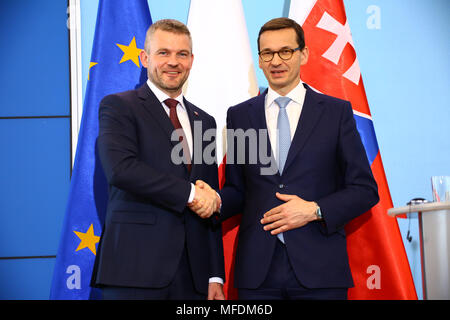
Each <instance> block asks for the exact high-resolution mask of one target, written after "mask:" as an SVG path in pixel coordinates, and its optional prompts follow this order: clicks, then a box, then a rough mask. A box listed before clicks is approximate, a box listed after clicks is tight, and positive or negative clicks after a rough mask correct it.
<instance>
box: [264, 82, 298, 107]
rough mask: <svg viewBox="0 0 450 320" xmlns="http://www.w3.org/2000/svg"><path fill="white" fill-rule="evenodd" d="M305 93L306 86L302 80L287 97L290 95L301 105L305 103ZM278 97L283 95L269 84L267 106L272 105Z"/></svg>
mask: <svg viewBox="0 0 450 320" xmlns="http://www.w3.org/2000/svg"><path fill="white" fill-rule="evenodd" d="M305 95H306V88H305V87H304V86H303V82H302V81H300V82H299V84H298V85H297V86H296V87H295V88H294V89H292V90H291V91H290V92H289V93H288V94H287V95H285V97H289V98H291V100H293V101H294V102H296V103H298V104H299V105H303V102H304V101H305ZM278 97H281V95H280V94H279V93H277V92H276V91H275V90H273V89H272V88H271V87H270V86H269V88H268V91H267V96H266V108H268V107H270V106H271V105H272V103H273V102H274V101H275V99H276V98H278Z"/></svg>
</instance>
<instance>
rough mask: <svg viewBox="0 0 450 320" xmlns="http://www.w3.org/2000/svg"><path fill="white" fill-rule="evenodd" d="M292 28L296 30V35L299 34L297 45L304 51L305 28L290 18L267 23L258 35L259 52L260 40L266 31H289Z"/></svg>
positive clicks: (276, 19)
mask: <svg viewBox="0 0 450 320" xmlns="http://www.w3.org/2000/svg"><path fill="white" fill-rule="evenodd" d="M287 28H292V29H294V31H295V33H296V34H297V43H298V46H299V47H300V50H303V48H305V33H304V32H303V28H302V27H301V26H300V25H299V24H298V23H297V22H295V21H294V20H292V19H289V18H275V19H272V20H269V21H267V22H266V23H265V24H264V25H263V26H262V27H261V29H260V30H259V34H258V52H259V51H260V47H259V38H260V37H261V34H262V33H263V32H266V31H272V30H280V29H287Z"/></svg>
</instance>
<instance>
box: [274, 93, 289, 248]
mask: <svg viewBox="0 0 450 320" xmlns="http://www.w3.org/2000/svg"><path fill="white" fill-rule="evenodd" d="M289 101H291V99H290V98H288V97H278V98H276V99H275V102H276V104H278V106H279V107H280V111H279V112H278V120H277V129H278V170H279V171H280V175H281V174H282V173H283V169H284V164H285V163H286V159H287V155H288V152H289V147H290V146H291V129H290V126H289V118H288V116H287V113H286V107H287V105H288V104H289ZM277 237H278V239H279V240H280V241H281V242H283V243H284V235H283V233H279V234H277Z"/></svg>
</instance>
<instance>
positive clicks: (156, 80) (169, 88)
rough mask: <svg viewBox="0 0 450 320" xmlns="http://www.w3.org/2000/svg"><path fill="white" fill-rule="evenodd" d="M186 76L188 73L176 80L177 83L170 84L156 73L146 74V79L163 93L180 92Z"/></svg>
mask: <svg viewBox="0 0 450 320" xmlns="http://www.w3.org/2000/svg"><path fill="white" fill-rule="evenodd" d="M188 76H189V72H186V73H185V74H184V75H183V76H182V77H181V78H180V79H178V81H173V82H170V81H167V80H166V79H164V78H163V75H162V74H158V72H154V73H153V72H148V78H149V79H150V81H151V82H153V84H155V85H156V86H157V87H158V88H159V89H161V90H162V91H165V92H181V90H182V88H183V85H184V83H185V82H186V80H187V78H188Z"/></svg>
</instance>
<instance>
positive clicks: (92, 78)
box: [50, 0, 152, 300]
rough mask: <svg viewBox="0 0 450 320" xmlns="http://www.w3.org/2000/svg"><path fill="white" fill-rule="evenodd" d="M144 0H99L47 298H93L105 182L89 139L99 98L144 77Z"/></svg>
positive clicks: (95, 131) (95, 133) (147, 17)
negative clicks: (67, 187)
mask: <svg viewBox="0 0 450 320" xmlns="http://www.w3.org/2000/svg"><path fill="white" fill-rule="evenodd" d="M151 23H152V21H151V17H150V11H149V8H148V3H147V0H129V1H123V0H100V2H99V7H98V14H97V22H96V27H95V36H94V44H93V48H92V58H91V63H90V68H89V78H88V79H89V80H88V84H87V87H86V96H85V101H84V107H83V117H82V120H81V126H80V133H79V136H78V146H77V152H76V157H75V164H74V167H73V172H72V179H71V184H70V191H69V199H68V203H67V208H66V216H65V218H64V224H63V228H62V232H61V240H60V244H59V249H58V253H57V256H56V263H55V268H54V273H53V282H52V288H51V292H50V299H64V300H71V299H95V298H98V292H97V291H96V289H94V288H91V287H90V286H89V284H90V280H91V274H92V268H93V265H94V260H95V255H96V248H97V243H98V242H99V240H100V235H101V229H102V226H103V223H104V217H105V212H106V203H107V197H108V194H107V193H108V186H107V183H106V178H105V176H104V174H103V171H102V168H101V165H100V161H99V159H98V156H97V154H96V151H95V150H96V148H95V143H96V139H97V136H98V107H99V103H100V100H101V99H102V98H103V97H104V96H106V95H108V94H111V93H115V92H120V91H125V90H129V89H133V88H135V87H137V86H140V85H141V84H142V83H144V82H145V81H146V80H147V76H146V71H145V69H143V68H142V66H141V63H140V60H139V52H140V50H141V49H143V48H144V41H145V34H146V31H147V29H148V27H149V26H150V25H151Z"/></svg>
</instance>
